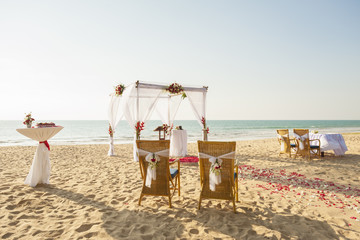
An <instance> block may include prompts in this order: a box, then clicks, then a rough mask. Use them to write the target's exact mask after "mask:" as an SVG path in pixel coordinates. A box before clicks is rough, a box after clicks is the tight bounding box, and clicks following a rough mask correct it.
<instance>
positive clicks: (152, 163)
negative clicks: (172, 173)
mask: <svg viewBox="0 0 360 240" xmlns="http://www.w3.org/2000/svg"><path fill="white" fill-rule="evenodd" d="M137 150H138V151H137V154H138V155H139V156H146V157H145V161H147V162H148V163H149V164H148V167H147V171H146V181H145V186H146V187H148V188H151V181H152V180H156V167H157V163H158V162H159V161H160V157H159V156H162V157H169V149H165V150H161V151H158V152H155V153H153V152H148V151H145V150H143V149H137Z"/></svg>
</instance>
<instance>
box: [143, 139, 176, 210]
mask: <svg viewBox="0 0 360 240" xmlns="http://www.w3.org/2000/svg"><path fill="white" fill-rule="evenodd" d="M136 145H137V148H138V151H139V152H138V154H139V163H140V172H141V176H142V179H143V186H142V190H141V194H140V199H139V205H141V200H142V198H143V197H144V195H151V196H167V197H168V198H169V207H170V208H171V198H172V196H173V195H174V193H175V191H176V190H177V191H178V194H179V196H180V161H174V162H172V163H171V165H172V164H175V163H177V169H176V168H170V164H169V152H167V154H159V155H158V157H159V158H160V161H159V162H158V164H157V167H156V180H154V179H153V180H152V181H151V186H150V187H147V186H146V185H145V184H146V177H147V169H148V166H149V162H147V161H146V154H141V152H149V153H156V152H161V151H164V150H165V152H166V150H169V148H170V141H169V140H159V141H150V140H136Z"/></svg>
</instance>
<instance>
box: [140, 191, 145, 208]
mask: <svg viewBox="0 0 360 240" xmlns="http://www.w3.org/2000/svg"><path fill="white" fill-rule="evenodd" d="M143 196H144V195H143V194H142V193H141V194H140V198H139V206H141V199H142V198H143Z"/></svg>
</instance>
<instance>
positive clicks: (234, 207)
mask: <svg viewBox="0 0 360 240" xmlns="http://www.w3.org/2000/svg"><path fill="white" fill-rule="evenodd" d="M233 209H234V213H236V206H235V198H233Z"/></svg>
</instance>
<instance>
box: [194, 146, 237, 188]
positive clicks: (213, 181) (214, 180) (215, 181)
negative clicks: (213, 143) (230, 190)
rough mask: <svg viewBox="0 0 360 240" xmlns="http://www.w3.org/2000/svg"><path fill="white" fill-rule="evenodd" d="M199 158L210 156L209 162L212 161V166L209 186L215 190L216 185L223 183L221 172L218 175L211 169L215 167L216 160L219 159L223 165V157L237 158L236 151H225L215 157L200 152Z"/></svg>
mask: <svg viewBox="0 0 360 240" xmlns="http://www.w3.org/2000/svg"><path fill="white" fill-rule="evenodd" d="M199 158H209V162H211V167H210V172H209V188H210V190H211V191H215V190H216V185H218V184H220V183H221V173H220V174H218V175H216V174H215V173H214V172H213V171H211V169H212V168H213V166H214V164H215V162H216V160H218V163H219V165H220V166H221V164H222V162H223V160H222V158H231V159H235V152H229V153H225V154H223V155H221V156H218V157H214V156H211V155H208V154H206V153H200V152H199ZM220 171H221V170H220Z"/></svg>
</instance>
